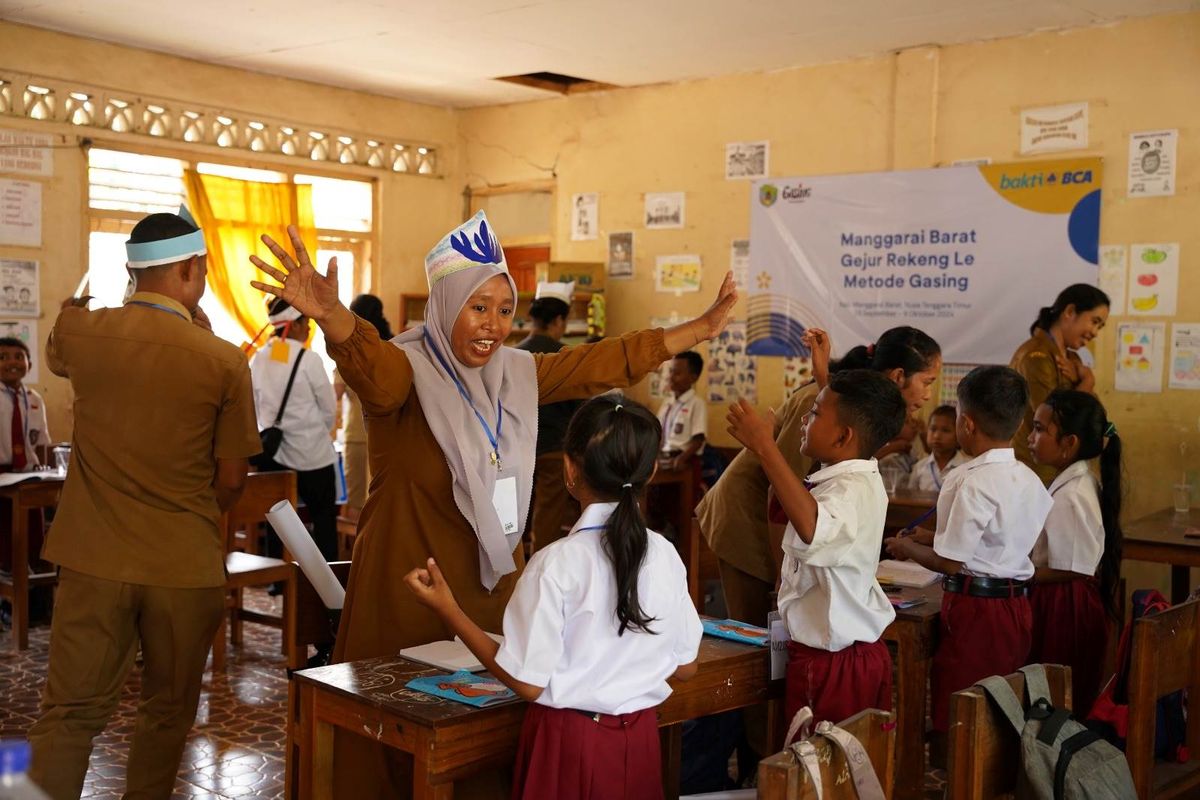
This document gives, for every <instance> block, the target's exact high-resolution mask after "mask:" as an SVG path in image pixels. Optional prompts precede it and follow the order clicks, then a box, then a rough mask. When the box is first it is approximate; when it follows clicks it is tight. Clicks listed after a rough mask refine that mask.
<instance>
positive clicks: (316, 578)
mask: <svg viewBox="0 0 1200 800" xmlns="http://www.w3.org/2000/svg"><path fill="white" fill-rule="evenodd" d="M267 522H269V523H271V527H272V528H274V529H275V532H276V533H277V534H279V538H280V539H282V540H283V546H284V547H286V548H287V549H288V552H290V553H291V554H292V558H293V559H295V561H296V563H297V564H299V565H300V571H301V572H303V573H304V577H306V578H308V582H309V583H311V584H312V585H313V588H314V589H316V590H317V594H318V595H320V596H321V602H322V603H324V604H325V607H326V608H328V609H331V610H337V609H340V608H341V607H342V606H343V605H344V604H345V602H346V590H345V588H343V586H342V584H341V583H340V582H339V581H338V579H337V576H336V575H334V574H333V570H331V569H330V568H329V565H328V564H326V563H325V557H324V556H322V555H321V551H320V550H318V549H317V543H316V542H314V541H313V540H312V536H311V535H309V532H308V529H307V528H305V527H304V523H303V522H301V521H300V517H299V516H298V515H297V514H296V509H294V508H292V504H291V503H289V502H288V501H287V500H280V501H279V502H278V503H276V504H275V505H273V506H271V510H270V511H268V512H267Z"/></svg>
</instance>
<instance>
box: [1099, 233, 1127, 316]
mask: <svg viewBox="0 0 1200 800" xmlns="http://www.w3.org/2000/svg"><path fill="white" fill-rule="evenodd" d="M1128 262H1129V248H1127V247H1126V246H1125V245H1123V244H1105V245H1101V246H1100V276H1099V278H1098V279H1097V281H1096V285H1097V286H1099V287H1100V290H1101V291H1102V292H1104V293H1105V294H1106V295H1108V299H1109V301H1110V305H1109V308H1110V309H1112V310H1113V313H1114V314H1120V313H1121V310H1122V309H1124V308H1125V283H1126V280H1127V277H1128V272H1129V263H1128Z"/></svg>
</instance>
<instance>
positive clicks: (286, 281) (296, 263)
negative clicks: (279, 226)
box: [250, 225, 341, 322]
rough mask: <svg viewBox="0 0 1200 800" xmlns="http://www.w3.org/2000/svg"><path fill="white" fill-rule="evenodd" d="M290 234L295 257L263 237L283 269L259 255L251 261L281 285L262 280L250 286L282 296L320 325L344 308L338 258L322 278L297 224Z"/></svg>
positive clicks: (289, 231)
mask: <svg viewBox="0 0 1200 800" xmlns="http://www.w3.org/2000/svg"><path fill="white" fill-rule="evenodd" d="M287 231H288V236H289V238H291V240H292V249H294V250H295V251H296V256H295V258H293V257H292V255H291V253H289V252H288V251H287V250H286V249H284V248H283V247H280V246H279V244H278V243H277V242H276V241H275V240H274V239H272V238H271V237H270V236H267V235H266V234H264V235H263V237H262V240H263V244H265V245H266V246H267V247H269V248H270V249H271V253H272V254H273V255H274V256H275V258H276V259H277V260H278V261H279V267H274V266H272V265H270V264H268V263H267V262H265V261H263V260H262V259H261V258H259V257H258V256H250V262H251V263H252V264H254V266H256V267H258V268H259V269H260V270H262V271H263V272H265V273H267V274H268V275H270V276H271V277H272V278H274V279H275V280H277V281H279V283H280V285H279V286H272V285H271V284H268V283H260V282H259V281H250V285H251V286H253V287H254V288H255V289H259V290H261V291H264V292H267V293H268V294H272V295H275V296H276V297H282V298H283V299H284V300H286V301H287V302H288V304H290V305H291V306H292V308H294V309H296V310H297V311H299V312H300V313H301V314H303V315H304V316H306V317H309V318H311V319H314V320H317V321H318V322H319V321H320V320H322V319H324V318H325V317H326V316H328V315H329V314H330V313H332V312H333V311H334V310H336V309H337V308H338V306H339V305H341V303H340V301H339V300H338V275H337V273H338V268H337V258H336V257H333V258H330V259H329V268H328V269H327V270H326V274H324V275H322V274H321V273H319V272H317V270H316V268H315V267H314V266H313V264H312V261H311V260H309V257H308V250H307V249H305V247H304V242H302V241H301V240H300V232H299V231H298V230H296V227H295V226H294V225H289V226H288V229H287Z"/></svg>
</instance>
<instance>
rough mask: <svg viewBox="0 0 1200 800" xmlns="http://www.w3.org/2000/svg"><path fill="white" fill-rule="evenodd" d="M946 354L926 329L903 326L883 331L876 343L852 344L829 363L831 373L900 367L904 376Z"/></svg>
mask: <svg viewBox="0 0 1200 800" xmlns="http://www.w3.org/2000/svg"><path fill="white" fill-rule="evenodd" d="M941 355H942V348H941V346H940V345H938V343H937V342H935V341H934V340H933V337H932V336H930V335H929V334H927V333H925V331H922V330H918V329H917V328H910V327H909V326H907V325H902V326H900V327H899V328H890V329H889V330H886V331H884V332H883V335H882V336H880V337H879V340H878V341H877V342H875V344H871V345H863V344H860V345H858V346H857V347H852V348H850V350H849V351H848V352H847V353H846V355H844V356H842V357H841V358H839V359H838V360H837V361H834V362H832V363H831V364H830V365H829V372H830V373H831V374H832V373H835V372H841V371H842V370H847V369H872V370H875V371H876V372H887V371H888V370H893V369H896V368H900V369H902V370H904V377H906V378H907V377H909V376H911V375H915V374H916V373H918V372H924V371H925V370H927V369H929V368H930V367H932V366H933V363H934V362H935V361H937V359H938V358H939V357H940V356H941Z"/></svg>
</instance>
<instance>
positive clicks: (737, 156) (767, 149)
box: [725, 142, 771, 181]
mask: <svg viewBox="0 0 1200 800" xmlns="http://www.w3.org/2000/svg"><path fill="white" fill-rule="evenodd" d="M770 157H771V143H770V142H732V143H730V144H727V145H725V180H727V181H737V180H747V179H749V180H755V179H758V178H765V177H767V161H768V159H770Z"/></svg>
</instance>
